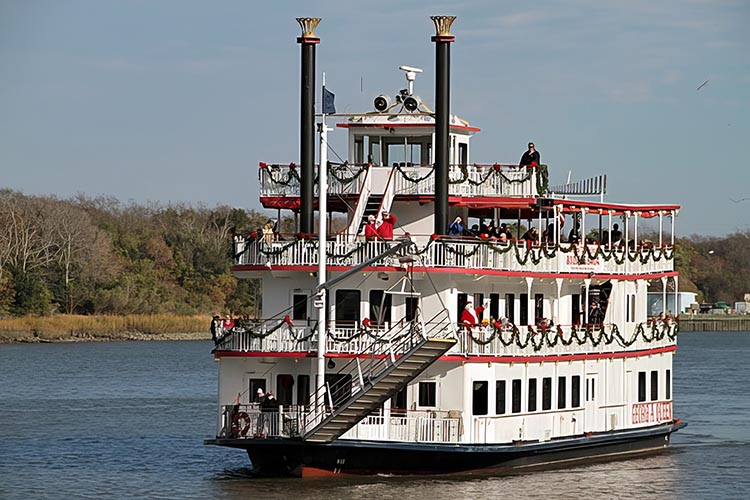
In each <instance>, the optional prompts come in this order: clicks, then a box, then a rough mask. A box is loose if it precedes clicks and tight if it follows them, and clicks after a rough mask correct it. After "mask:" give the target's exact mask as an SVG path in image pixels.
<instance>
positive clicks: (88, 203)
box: [0, 190, 268, 316]
mask: <svg viewBox="0 0 750 500" xmlns="http://www.w3.org/2000/svg"><path fill="white" fill-rule="evenodd" d="M267 220H268V217H267V216H265V215H263V214H260V213H258V212H255V211H246V210H243V209H237V208H232V207H227V206H219V207H215V208H206V207H203V206H192V205H189V204H169V205H160V204H136V203H128V204H123V203H121V202H120V201H118V200H117V199H115V198H111V197H104V196H100V197H95V198H90V197H86V196H82V195H80V196H76V197H74V198H71V199H58V198H56V197H53V196H28V195H24V194H22V193H19V192H15V191H10V190H3V191H0V316H8V315H13V316H22V315H27V314H32V315H48V314H52V313H56V312H59V313H69V314H116V315H124V314H155V313H173V314H210V313H214V312H217V311H232V312H242V313H244V312H247V311H252V310H254V308H255V307H256V306H257V305H258V301H259V297H260V294H259V286H260V285H259V282H258V280H237V279H235V278H234V277H233V276H232V274H231V272H230V265H231V257H232V238H231V233H232V231H233V229H234V228H237V230H238V231H239V230H242V231H248V230H250V229H251V228H259V227H262V225H263V224H264V223H265V222H266V221H267Z"/></svg>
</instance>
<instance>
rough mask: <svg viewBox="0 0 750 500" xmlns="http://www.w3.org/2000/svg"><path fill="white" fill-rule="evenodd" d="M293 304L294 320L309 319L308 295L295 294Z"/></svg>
mask: <svg viewBox="0 0 750 500" xmlns="http://www.w3.org/2000/svg"><path fill="white" fill-rule="evenodd" d="M292 304H293V307H292V319H302V320H305V319H307V295H298V294H294V297H293V298H292Z"/></svg>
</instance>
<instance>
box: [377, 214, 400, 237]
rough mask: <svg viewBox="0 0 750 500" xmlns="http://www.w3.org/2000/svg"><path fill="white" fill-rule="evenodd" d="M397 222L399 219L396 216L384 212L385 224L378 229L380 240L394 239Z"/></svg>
mask: <svg viewBox="0 0 750 500" xmlns="http://www.w3.org/2000/svg"><path fill="white" fill-rule="evenodd" d="M396 222H398V219H397V218H396V216H395V215H393V214H391V213H389V212H386V211H383V222H382V223H381V224H380V227H379V228H378V229H377V231H378V235H379V236H380V238H382V239H384V240H386V241H390V240H392V239H393V226H394V225H396Z"/></svg>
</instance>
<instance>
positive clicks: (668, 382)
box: [664, 370, 672, 399]
mask: <svg viewBox="0 0 750 500" xmlns="http://www.w3.org/2000/svg"><path fill="white" fill-rule="evenodd" d="M664 382H665V384H664V390H665V391H666V393H665V394H664V397H665V399H672V370H667V377H666V380H665V381H664Z"/></svg>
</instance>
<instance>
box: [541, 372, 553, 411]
mask: <svg viewBox="0 0 750 500" xmlns="http://www.w3.org/2000/svg"><path fill="white" fill-rule="evenodd" d="M551 409H552V377H544V378H543V379H542V411H544V410H551Z"/></svg>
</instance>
